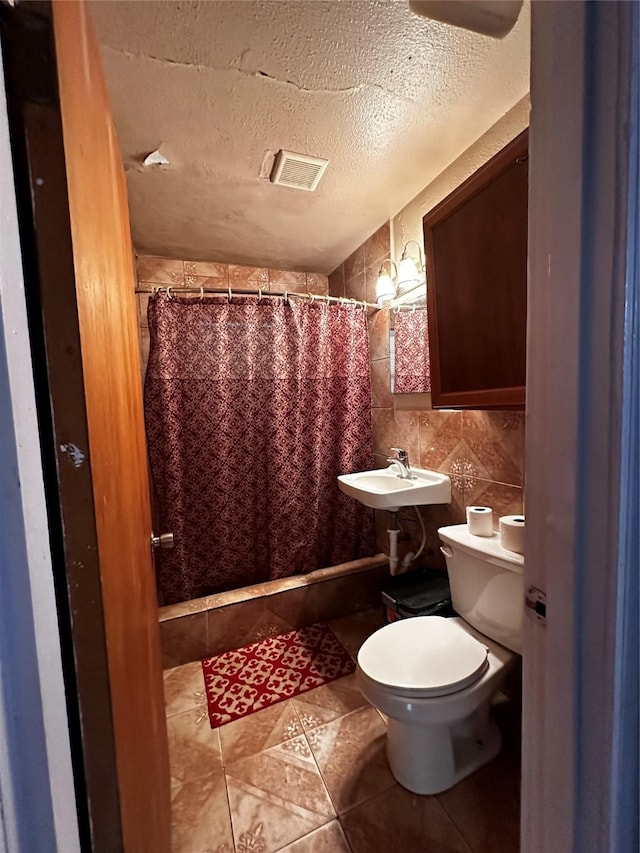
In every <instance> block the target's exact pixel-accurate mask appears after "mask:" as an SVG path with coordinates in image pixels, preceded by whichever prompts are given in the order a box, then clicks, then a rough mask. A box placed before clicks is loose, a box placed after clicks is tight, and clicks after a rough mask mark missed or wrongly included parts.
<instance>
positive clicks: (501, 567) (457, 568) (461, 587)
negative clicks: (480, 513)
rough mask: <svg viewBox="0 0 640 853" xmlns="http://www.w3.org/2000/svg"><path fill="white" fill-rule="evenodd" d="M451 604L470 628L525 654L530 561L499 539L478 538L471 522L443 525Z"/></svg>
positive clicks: (440, 534) (443, 545)
mask: <svg viewBox="0 0 640 853" xmlns="http://www.w3.org/2000/svg"><path fill="white" fill-rule="evenodd" d="M438 535H439V536H440V539H441V540H442V543H443V544H442V549H441V550H442V553H443V554H444V555H445V558H446V560H447V571H448V572H449V585H450V586H451V600H452V602H453V607H454V609H455V611H456V612H457V613H458V614H459V615H460V616H461V617H462V618H463V619H464V620H465V622H468V623H469V624H470V625H472V626H473V627H474V628H476V629H477V630H478V631H480V632H481V633H482V634H484V635H485V636H486V637H490V638H491V639H492V640H495V641H496V642H497V643H500V645H502V646H506V647H507V648H508V649H511V650H512V651H514V652H518V654H521V653H522V617H523V612H524V578H523V571H524V557H523V556H522V554H516V553H515V552H514V551H507V550H506V548H503V547H502V546H501V545H500V537H499V536H498V534H497V533H494V534H493V536H474V535H473V534H471V533H469V528H468V527H467V525H466V524H454V525H452V526H451V527H441V528H439V530H438Z"/></svg>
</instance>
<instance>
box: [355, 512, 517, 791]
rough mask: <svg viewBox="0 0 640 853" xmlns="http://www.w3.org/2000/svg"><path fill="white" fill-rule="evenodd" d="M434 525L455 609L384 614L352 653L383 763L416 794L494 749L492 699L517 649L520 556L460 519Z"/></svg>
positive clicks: (468, 769) (443, 786)
mask: <svg viewBox="0 0 640 853" xmlns="http://www.w3.org/2000/svg"><path fill="white" fill-rule="evenodd" d="M438 534H439V536H440V539H441V540H442V543H443V545H442V549H441V550H442V552H443V553H444V555H445V558H446V561H447V569H448V572H449V583H450V586H451V599H452V602H453V607H454V609H455V611H456V612H457V613H458V614H459V615H458V616H457V617H451V618H448V619H447V618H444V617H442V616H416V617H413V618H410V619H401V620H399V621H397V622H392V623H391V624H390V625H385V626H384V628H380V629H379V630H378V631H376V632H375V633H374V634H372V635H371V636H370V637H369V639H368V640H366V641H365V643H364V644H363V645H362V647H361V649H360V651H359V653H358V667H357V679H358V685H359V687H360V690H361V691H362V693H363V694H364V696H365V698H366V699H367V700H368V701H369V703H370V704H371V705H373V706H374V707H375V708H377V709H378V710H379V711H381V712H382V713H383V714H385V715H386V716H387V717H388V730H387V758H388V761H389V766H390V767H391V772H392V773H393V775H394V776H395V778H396V779H397V781H398V782H399V783H400V784H401V785H402V786H403V787H404V788H407V789H408V790H409V791H413V792H414V793H416V794H437V793H439V792H441V791H446V790H447V789H448V788H451V787H452V786H453V785H455V784H456V783H457V782H459V781H460V780H461V779H464V777H465V776H468V775H469V774H470V773H473V771H474V770H477V769H478V768H479V767H481V766H482V765H483V764H486V763H487V762H488V761H490V760H491V759H492V758H494V757H495V756H496V755H497V754H498V752H499V751H500V732H499V730H498V727H497V726H496V724H495V723H494V722H493V720H492V719H491V715H490V705H491V701H492V699H493V698H494V697H495V695H496V693H497V692H498V690H499V689H500V686H501V685H502V683H503V680H504V677H505V675H506V674H507V672H508V671H509V670H510V669H511V668H512V667H513V666H514V665H515V663H516V662H517V661H518V659H519V656H520V653H521V651H522V617H523V608H524V586H523V568H524V558H523V557H522V555H520V554H516V553H514V552H512V551H507V550H506V549H504V548H502V547H501V545H500V541H499V536H498V534H494V535H493V536H491V537H481V536H474V535H472V534H471V533H469V530H468V528H467V525H466V524H457V525H453V526H450V527H441V528H440V529H439V530H438Z"/></svg>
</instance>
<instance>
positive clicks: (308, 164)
mask: <svg viewBox="0 0 640 853" xmlns="http://www.w3.org/2000/svg"><path fill="white" fill-rule="evenodd" d="M328 165H329V161H328V160H323V159H322V158H321V157H307V155H306V154H294V153H293V151H279V152H278V156H277V157H276V162H275V164H274V166H273V172H272V173H271V181H272V183H274V184H281V185H282V186H285V187H295V188H296V189H299V190H311V191H312V192H313V190H315V188H316V187H317V186H318V184H319V182H320V178H321V177H322V176H323V175H324V171H325V169H326V168H327V166H328Z"/></svg>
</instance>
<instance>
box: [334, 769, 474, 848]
mask: <svg viewBox="0 0 640 853" xmlns="http://www.w3.org/2000/svg"><path fill="white" fill-rule="evenodd" d="M340 821H341V823H342V826H343V828H344V831H345V834H346V836H347V840H348V841H349V844H350V845H351V850H352V851H353V853H377V851H380V853H383V851H389V850H401V851H402V853H426V851H428V853H470V849H469V848H468V847H467V845H466V844H465V842H464V840H463V839H462V837H461V836H460V834H459V832H458V830H457V829H456V827H455V826H454V825H453V823H452V822H451V820H449V818H448V817H447V815H446V813H445V812H444V810H443V809H442V807H441V806H440V804H439V803H438V801H437V799H436V798H435V797H419V796H417V795H416V794H411V793H409V791H405V790H404V788H401V787H400V785H398V784H396V785H394V787H393V788H392V789H391V790H387V791H385V792H384V793H382V794H378V795H377V796H375V797H373V798H372V799H370V800H367V802H365V803H362V804H361V805H359V806H357V807H356V808H355V809H352V810H351V811H349V812H347V814H345V815H343V816H342V817H341V818H340ZM474 853H475V852H474Z"/></svg>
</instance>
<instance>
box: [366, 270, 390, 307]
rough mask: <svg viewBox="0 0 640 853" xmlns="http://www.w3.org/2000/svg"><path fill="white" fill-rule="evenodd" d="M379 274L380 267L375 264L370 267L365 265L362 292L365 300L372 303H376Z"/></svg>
mask: <svg viewBox="0 0 640 853" xmlns="http://www.w3.org/2000/svg"><path fill="white" fill-rule="evenodd" d="M379 275H380V267H379V266H378V264H375V265H374V266H371V267H366V269H365V271H364V292H365V297H366V300H367V302H370V303H371V304H372V305H375V304H376V285H377V283H378V276H379ZM385 310H387V309H385Z"/></svg>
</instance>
